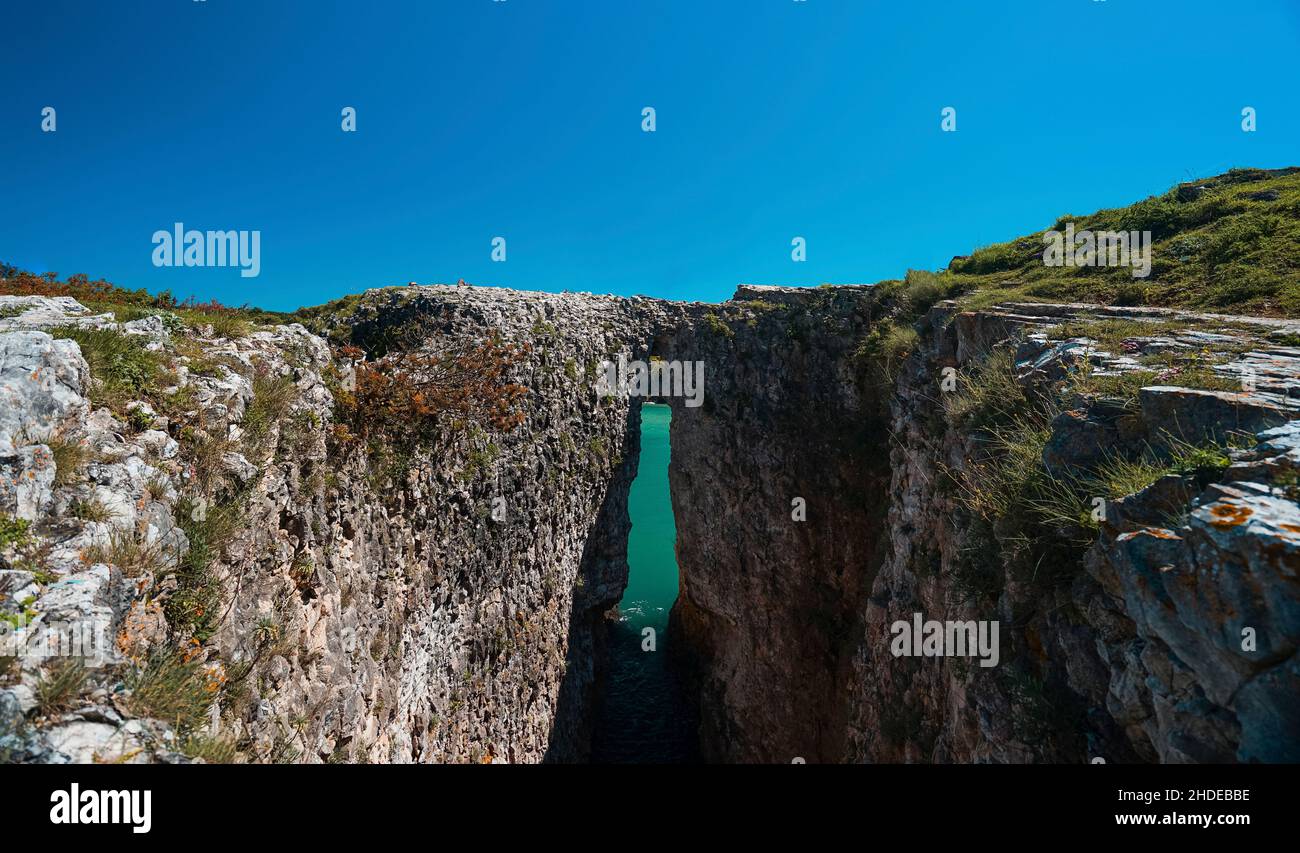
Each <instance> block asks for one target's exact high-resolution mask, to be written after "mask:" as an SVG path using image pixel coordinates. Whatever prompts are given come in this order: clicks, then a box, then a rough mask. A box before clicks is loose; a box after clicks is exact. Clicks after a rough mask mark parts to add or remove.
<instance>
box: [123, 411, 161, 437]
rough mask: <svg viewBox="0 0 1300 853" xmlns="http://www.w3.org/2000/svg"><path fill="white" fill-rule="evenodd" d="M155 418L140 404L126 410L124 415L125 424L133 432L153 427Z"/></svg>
mask: <svg viewBox="0 0 1300 853" xmlns="http://www.w3.org/2000/svg"><path fill="white" fill-rule="evenodd" d="M156 420H157V419H156V418H155V417H154V416H153V415H152V414H151V413H150V412H149V411H148V410H146V409H145V408H143V407H142V406H136V407H135V408H134V409H132V410H131V411H129V412H127V415H126V422H127V424H128V425H129V426H130V427H131V429H132V430H134V431H135V432H144V431H145V430H148V429H153V425H154V423H156Z"/></svg>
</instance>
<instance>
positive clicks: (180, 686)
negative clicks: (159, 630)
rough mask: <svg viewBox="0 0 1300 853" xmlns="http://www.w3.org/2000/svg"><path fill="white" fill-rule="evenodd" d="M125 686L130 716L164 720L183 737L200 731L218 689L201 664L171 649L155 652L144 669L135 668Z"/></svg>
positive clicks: (195, 659) (129, 674)
mask: <svg viewBox="0 0 1300 853" xmlns="http://www.w3.org/2000/svg"><path fill="white" fill-rule="evenodd" d="M125 686H126V688H127V690H128V693H129V695H128V698H127V700H126V703H127V705H128V707H129V708H130V710H131V711H132V712H133V713H136V714H139V715H140V716H142V717H153V718H154V719H158V720H163V721H165V722H167V723H170V724H172V725H173V726H175V727H176V728H177V729H178V730H179V731H181V732H182V733H189V732H193V731H194V730H196V729H199V728H200V727H202V726H203V725H204V724H205V723H206V722H207V714H208V708H210V707H211V706H212V703H213V702H214V701H216V699H217V688H216V686H214V682H213V681H212V680H211V679H210V678H209V675H208V673H207V672H206V670H205V669H204V667H203V664H202V663H201V662H200V661H199V660H198V659H197V658H189V657H187V656H186V655H184V654H182V653H180V652H178V651H177V650H176V649H171V648H162V649H159V650H157V651H155V652H154V653H153V654H151V655H150V656H149V659H148V660H147V661H146V662H145V663H144V665H143V666H138V667H136V668H134V669H133V670H132V671H131V672H130V673H128V674H127V677H126V679H125Z"/></svg>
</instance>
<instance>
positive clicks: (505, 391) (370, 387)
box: [336, 339, 532, 447]
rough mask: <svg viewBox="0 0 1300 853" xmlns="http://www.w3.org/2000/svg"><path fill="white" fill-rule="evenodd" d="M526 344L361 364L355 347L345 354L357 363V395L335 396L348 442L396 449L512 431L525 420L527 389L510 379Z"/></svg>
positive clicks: (489, 344)
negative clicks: (472, 431) (469, 430)
mask: <svg viewBox="0 0 1300 853" xmlns="http://www.w3.org/2000/svg"><path fill="white" fill-rule="evenodd" d="M531 350H532V347H531V346H530V345H529V344H526V343H525V344H520V345H514V344H506V343H503V342H501V341H500V340H498V339H491V340H487V341H484V342H483V343H480V344H476V345H469V346H465V347H461V348H459V349H456V350H453V351H448V352H441V353H435V352H426V351H411V352H399V353H393V354H390V355H386V356H384V357H383V358H380V359H376V360H375V361H360V360H357V359H359V358H360V357H361V356H362V352H361V350H359V349H357V348H356V347H344V348H343V349H342V350H341V351H340V354H341V355H342V356H343V357H345V358H349V359H353V360H354V361H355V370H356V382H355V385H354V388H353V390H352V391H350V392H348V391H343V392H340V393H339V394H338V401H339V407H340V410H341V418H340V420H342V421H343V425H344V426H345V427H346V430H345V431H338V430H336V435H337V436H338V437H340V438H343V439H354V440H355V439H360V440H363V441H367V442H371V441H376V440H379V441H384V442H388V443H392V444H396V445H402V446H408V447H409V446H413V445H420V444H432V443H433V442H434V441H436V439H437V438H438V437H439V435H445V434H447V433H451V432H456V431H458V430H459V429H463V428H465V427H466V426H468V425H470V424H477V425H479V426H482V427H485V428H488V429H491V430H494V431H497V432H509V431H510V430H512V429H514V428H515V427H516V426H518V425H519V424H521V423H522V422H523V420H524V412H523V410H522V405H521V404H522V401H523V398H524V397H525V396H526V395H527V394H528V389H527V388H526V387H524V386H523V385H519V384H517V383H514V382H511V381H509V377H510V372H511V370H512V368H513V367H514V366H515V365H516V364H517V363H518V362H519V361H520V360H521V359H523V358H524V357H525V356H527V354H528V353H529V352H531Z"/></svg>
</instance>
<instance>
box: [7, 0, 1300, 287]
mask: <svg viewBox="0 0 1300 853" xmlns="http://www.w3.org/2000/svg"><path fill="white" fill-rule="evenodd" d="M0 16H2V17H0V24H2V25H3V26H2V27H0V29H3V31H4V33H5V49H4V50H3V51H0V188H2V189H3V191H4V192H3V195H4V198H5V202H6V203H5V204H3V205H0V260H8V261H10V262H13V263H17V264H18V265H19V266H24V267H27V268H30V269H34V270H36V271H45V270H50V269H52V270H56V271H58V272H59V273H61V274H69V273H74V272H85V273H87V274H89V275H91V276H92V277H94V276H102V277H105V278H108V279H109V280H111V281H114V282H116V283H119V284H121V285H124V286H129V287H147V288H149V289H150V290H153V291H157V290H161V289H164V288H168V289H171V290H172V291H173V292H174V293H176V294H177V295H179V296H185V295H189V294H194V295H197V296H199V297H201V298H203V299H207V298H210V297H216V298H218V299H220V300H222V301H224V302H229V303H234V304H241V303H245V302H248V303H252V304H256V305H260V306H263V307H266V308H272V309H292V308H296V307H298V306H299V305H309V304H316V303H320V302H324V301H326V300H329V299H332V298H335V297H338V296H340V295H342V294H344V293H348V292H354V291H358V290H361V289H364V288H366V287H375V286H380V285H387V284H404V283H406V282H408V281H412V280H414V281H419V282H421V283H430V282H455V281H456V280H457V279H459V278H464V279H465V280H467V281H469V282H471V283H474V284H494V285H502V286H509V287H517V288H526V289H542V290H555V291H558V290H563V289H571V290H589V291H594V292H608V293H619V294H636V293H642V294H648V295H654V296H662V297H667V298H674V299H700V300H706V301H717V300H721V299H726V298H727V297H729V296H730V295H731V293H732V292H733V290H734V288H735V285H736V284H737V283H740V282H751V283H781V284H799V285H815V284H819V283H821V282H837V283H849V282H872V281H877V280H880V279H884V278H891V277H898V276H900V275H902V273H903V272H904V271H905V270H906V269H907V268H908V267H922V268H939V267H942V266H944V265H945V264H946V263H947V261H948V259H949V257H951V256H952V255H953V254H962V253H966V252H968V251H969V250H970V249H972V248H974V247H976V246H980V245H984V244H987V243H991V242H997V241H1000V240H1003V239H1008V238H1010V237H1013V236H1016V235H1019V234H1022V233H1025V232H1028V231H1032V230H1034V229H1037V228H1040V227H1044V226H1046V225H1048V224H1050V223H1051V222H1052V221H1053V220H1054V219H1055V218H1056V217H1057V216H1058V215H1060V214H1062V213H1067V212H1070V213H1086V212H1091V211H1092V210H1095V209H1097V208H1100V207H1109V206H1115V205H1120V204H1127V203H1129V202H1131V201H1134V200H1136V199H1138V198H1142V197H1145V196H1147V195H1150V194H1153V193H1158V192H1161V191H1163V190H1165V189H1167V188H1168V187H1169V186H1171V185H1172V184H1174V183H1177V182H1178V181H1181V180H1187V179H1188V178H1189V177H1193V176H1198V177H1199V176H1208V175H1211V174H1217V173H1219V172H1221V171H1224V170H1226V169H1228V168H1230V167H1233V166H1265V167H1278V166H1285V165H1297V164H1300V146H1298V145H1297V141H1298V140H1300V104H1298V103H1297V99H1298V96H1297V94H1296V80H1297V73H1296V66H1295V61H1296V60H1295V57H1296V56H1297V54H1298V53H1300V3H1297V2H1295V0H1254V2H1252V0H1239V2H1235V3H1231V4H1224V3H1222V2H1221V0H1215V2H1209V0H1159V1H1158V2H1157V0H1105V2H1094V0H1000V2H971V0H952V2H938V0H936V2H901V3H900V2H867V0H856V2H854V0H806V2H793V0H727V1H726V2H724V0H660V2H651V0H618V2H613V0H601V2H596V0H590V2H577V0H574V1H573V2H570V0H505V2H492V0H423V2H401V3H398V2H382V0H374V2H369V3H364V4H363V3H321V2H313V3H305V2H301V3H300V2H285V0H274V2H244V0H205V2H192V1H191V0H167V2H140V3H92V2H86V0H82V2H58V0H42V2H40V3H30V4H22V5H21V6H20V5H19V4H7V6H6V8H5V10H4V12H3V13H0ZM45 106H53V107H55V109H56V110H57V121H58V125H57V131H56V132H54V133H43V132H41V127H40V124H41V110H42V108H43V107H45ZM345 106H353V107H355V108H356V110H357V132H356V133H344V132H343V131H342V130H341V128H340V121H341V119H340V111H341V110H342V108H343V107H345ZM645 106H652V107H654V108H655V110H656V112H657V129H656V132H654V133H644V132H642V130H641V110H642V108H643V107H645ZM946 106H952V107H955V108H956V109H957V132H955V133H943V132H941V130H940V111H941V110H942V108H943V107H946ZM1244 106H1252V107H1254V108H1255V109H1256V110H1257V112H1258V128H1259V129H1258V131H1257V132H1255V133H1243V132H1242V131H1241V128H1240V122H1241V117H1240V115H1241V109H1242V108H1243V107H1244ZM176 221H182V222H184V223H185V224H186V226H187V227H193V228H199V229H249V230H251V229H257V230H260V231H261V233H262V242H261V275H260V276H259V277H257V278H241V277H240V275H239V273H238V271H237V270H235V269H230V268H203V269H200V268H156V267H154V266H153V264H152V260H151V259H152V251H153V245H152V243H151V235H152V234H153V232H154V231H156V230H158V229H169V228H171V226H172V223H173V222H176ZM495 236H503V237H505V238H506V240H507V261H506V262H505V263H494V262H492V260H491V257H490V252H491V240H492V238H493V237H495ZM795 236H802V237H804V238H805V239H806V240H807V261H806V262H804V263H795V262H794V261H792V260H791V257H790V241H791V239H792V238H793V237H795Z"/></svg>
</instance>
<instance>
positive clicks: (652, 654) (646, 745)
mask: <svg viewBox="0 0 1300 853" xmlns="http://www.w3.org/2000/svg"><path fill="white" fill-rule="evenodd" d="M671 421H672V412H671V410H670V409H669V408H668V407H667V406H659V405H652V404H649V403H647V404H644V405H643V406H642V407H641V459H640V462H639V464H638V466H637V476H636V480H635V481H633V483H632V489H631V492H630V493H629V495H628V514H629V515H630V516H631V519H632V532H631V534H630V535H629V537H628V546H627V561H628V570H629V571H628V582H627V589H626V590H625V591H624V593H623V600H622V601H621V602H620V603H619V611H620V614H621V618H620V619H619V621H617V622H611V623H609V625H608V631H609V633H608V637H607V659H608V667H607V669H606V671H605V675H604V678H603V679H602V682H601V685H600V694H599V701H598V702H597V709H596V728H595V733H594V735H593V739H592V760H593V761H596V762H602V763H643V762H649V763H669V762H682V761H690V760H692V758H693V756H694V747H693V744H694V736H693V733H692V728H693V727H692V725H691V724H690V723H689V721H688V719H687V715H686V713H685V704H684V702H683V699H682V693H681V685H680V683H679V682H678V679H677V677H676V673H675V672H674V671H673V670H672V668H671V667H670V665H669V659H668V644H667V636H666V633H667V627H668V613H669V610H671V608H672V606H673V602H674V601H676V599H677V557H676V554H675V552H674V545H675V543H676V541H677V527H676V525H675V523H674V521H673V509H672V503H671V501H670V499H669V494H668V460H669V453H670V451H669V447H668V426H669V424H670V423H671ZM646 628H652V629H654V631H655V646H656V648H655V651H644V650H643V649H642V644H643V642H644V640H645V636H644V634H643V633H642V632H643V631H644V630H645V629H646Z"/></svg>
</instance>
